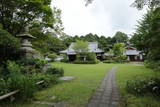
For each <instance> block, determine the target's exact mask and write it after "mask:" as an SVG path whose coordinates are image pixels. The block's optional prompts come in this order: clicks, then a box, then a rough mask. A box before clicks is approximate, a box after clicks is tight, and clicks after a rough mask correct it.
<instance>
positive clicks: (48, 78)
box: [31, 73, 57, 89]
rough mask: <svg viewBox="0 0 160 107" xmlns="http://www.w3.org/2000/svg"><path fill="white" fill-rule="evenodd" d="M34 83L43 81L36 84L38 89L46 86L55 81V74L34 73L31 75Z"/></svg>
mask: <svg viewBox="0 0 160 107" xmlns="http://www.w3.org/2000/svg"><path fill="white" fill-rule="evenodd" d="M31 78H32V79H33V80H34V82H35V83H37V82H40V81H44V82H43V83H42V84H41V85H37V87H38V89H43V88H47V87H48V86H49V85H51V84H52V85H53V84H56V83H57V76H55V75H49V74H45V73H35V74H32V75H31Z"/></svg>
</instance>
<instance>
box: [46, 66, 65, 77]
mask: <svg viewBox="0 0 160 107" xmlns="http://www.w3.org/2000/svg"><path fill="white" fill-rule="evenodd" d="M46 73H48V74H50V75H56V76H58V77H60V76H63V75H64V70H63V69H62V68H55V67H52V68H49V69H48V70H47V72H46Z"/></svg>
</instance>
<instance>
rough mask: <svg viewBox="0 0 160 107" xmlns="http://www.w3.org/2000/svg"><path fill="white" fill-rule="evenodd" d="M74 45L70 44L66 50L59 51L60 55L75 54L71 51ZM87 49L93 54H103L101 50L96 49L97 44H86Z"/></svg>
mask: <svg viewBox="0 0 160 107" xmlns="http://www.w3.org/2000/svg"><path fill="white" fill-rule="evenodd" d="M74 44H75V43H71V45H70V46H69V47H68V49H66V50H63V51H60V53H66V54H76V52H75V51H74V49H73V46H74ZM88 44H89V45H88V49H89V52H94V53H100V52H104V51H103V50H101V49H99V48H98V42H88Z"/></svg>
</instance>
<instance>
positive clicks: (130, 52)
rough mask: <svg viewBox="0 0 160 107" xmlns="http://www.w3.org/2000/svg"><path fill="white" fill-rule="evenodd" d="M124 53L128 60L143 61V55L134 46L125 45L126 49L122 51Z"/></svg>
mask: <svg viewBox="0 0 160 107" xmlns="http://www.w3.org/2000/svg"><path fill="white" fill-rule="evenodd" d="M124 55H126V56H127V57H128V60H129V61H143V60H144V55H143V53H142V52H141V51H138V50H137V49H136V48H134V47H126V51H125V52H124Z"/></svg>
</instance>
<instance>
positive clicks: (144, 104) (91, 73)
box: [0, 63, 160, 107]
mask: <svg viewBox="0 0 160 107" xmlns="http://www.w3.org/2000/svg"><path fill="white" fill-rule="evenodd" d="M52 64H53V66H56V67H62V68H63V69H64V70H65V75H66V76H74V77H76V79H75V80H72V81H69V82H60V83H59V84H57V85H54V86H51V87H49V88H47V89H44V90H42V91H38V92H36V93H35V98H34V99H35V100H38V101H48V102H61V101H63V102H67V103H68V104H69V107H85V105H86V104H87V102H88V100H89V98H90V97H91V96H92V94H93V93H94V91H95V90H96V88H97V87H98V86H99V85H100V82H101V81H102V79H103V78H104V76H105V73H107V71H108V70H109V69H111V68H112V67H113V66H117V67H118V72H116V79H117V83H118V86H119V89H120V93H121V96H122V98H121V105H120V107H160V101H159V100H158V99H156V98H155V97H153V96H143V97H142V96H141V97H140V96H134V95H131V94H129V93H127V92H126V91H125V85H126V82H127V80H130V79H132V78H134V77H135V76H141V77H142V78H147V77H148V76H150V75H160V73H159V72H153V71H151V70H150V69H147V68H145V67H144V66H138V65H133V64H103V63H100V64H67V63H52ZM53 97H55V99H53ZM0 107H1V106H0ZM2 107H49V106H47V105H37V104H35V103H32V102H25V103H22V102H19V103H11V104H7V105H5V106H2Z"/></svg>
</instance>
